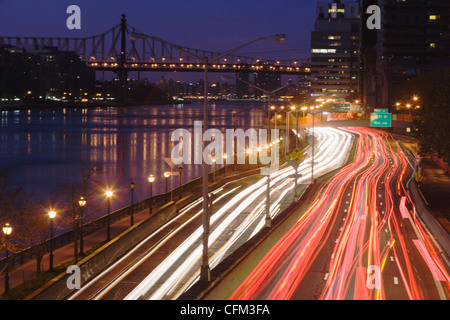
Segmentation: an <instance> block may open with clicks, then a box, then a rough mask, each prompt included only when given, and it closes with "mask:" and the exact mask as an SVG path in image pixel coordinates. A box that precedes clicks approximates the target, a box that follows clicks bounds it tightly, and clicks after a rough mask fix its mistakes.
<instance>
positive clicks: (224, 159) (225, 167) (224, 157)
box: [223, 153, 228, 178]
mask: <svg viewBox="0 0 450 320" xmlns="http://www.w3.org/2000/svg"><path fill="white" fill-rule="evenodd" d="M227 158H228V156H227V154H226V153H224V154H223V177H224V178H225V176H226V173H227Z"/></svg>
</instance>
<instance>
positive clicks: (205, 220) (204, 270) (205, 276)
mask: <svg viewBox="0 0 450 320" xmlns="http://www.w3.org/2000/svg"><path fill="white" fill-rule="evenodd" d="M285 39H286V35H284V34H277V35H274V36H269V37H261V38H257V39H255V40H252V41H250V42H247V43H245V44H243V45H241V46H239V47H236V48H234V49H232V50H229V51H227V52H225V53H223V54H219V55H217V56H215V57H212V58H209V57H206V56H204V57H201V56H197V55H195V54H192V53H191V52H189V51H186V50H184V49H183V48H181V47H178V48H177V49H178V50H180V51H181V52H183V53H184V54H186V55H188V56H190V57H191V58H194V59H197V60H200V61H203V64H204V111H203V130H204V131H203V133H205V131H206V130H208V112H209V110H208V68H209V64H211V63H213V62H215V61H219V60H220V59H222V58H224V57H226V56H228V55H230V54H232V53H233V52H235V51H238V50H239V49H242V48H244V47H246V46H248V45H251V44H253V43H255V42H258V41H262V40H267V41H277V42H282V41H284V40H285ZM205 147H206V142H205V141H203V142H202V150H205ZM202 194H203V211H202V225H203V237H202V239H203V252H202V267H201V270H200V280H203V281H208V282H209V281H210V268H209V257H208V248H209V245H208V238H209V210H208V208H210V206H209V202H210V200H209V195H208V167H207V164H206V162H205V159H203V188H202Z"/></svg>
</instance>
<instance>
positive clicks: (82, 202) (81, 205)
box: [78, 197, 86, 207]
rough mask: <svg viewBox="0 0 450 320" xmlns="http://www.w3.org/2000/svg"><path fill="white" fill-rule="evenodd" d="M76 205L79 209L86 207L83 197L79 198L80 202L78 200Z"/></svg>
mask: <svg viewBox="0 0 450 320" xmlns="http://www.w3.org/2000/svg"><path fill="white" fill-rule="evenodd" d="M78 204H79V205H80V207H84V206H85V205H86V199H84V197H81V198H80V200H78Z"/></svg>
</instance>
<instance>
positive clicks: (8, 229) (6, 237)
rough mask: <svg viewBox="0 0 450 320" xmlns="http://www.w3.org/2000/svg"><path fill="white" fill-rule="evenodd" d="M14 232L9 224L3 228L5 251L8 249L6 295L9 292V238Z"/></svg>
mask: <svg viewBox="0 0 450 320" xmlns="http://www.w3.org/2000/svg"><path fill="white" fill-rule="evenodd" d="M11 232H12V227H11V225H10V224H9V223H6V224H5V226H4V227H3V233H4V234H5V249H6V267H5V293H7V292H8V291H9V267H8V265H9V252H8V238H9V235H10V234H11Z"/></svg>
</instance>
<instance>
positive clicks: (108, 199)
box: [105, 190, 113, 241]
mask: <svg viewBox="0 0 450 320" xmlns="http://www.w3.org/2000/svg"><path fill="white" fill-rule="evenodd" d="M105 195H106V203H107V206H108V214H107V215H106V223H107V227H106V241H109V240H110V239H111V226H110V216H109V215H110V213H111V197H112V195H113V192H112V191H111V190H107V191H106V193H105Z"/></svg>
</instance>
